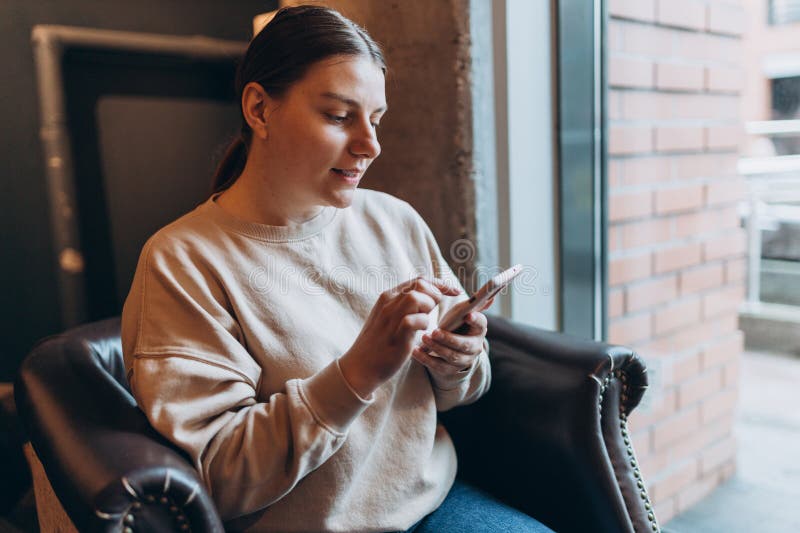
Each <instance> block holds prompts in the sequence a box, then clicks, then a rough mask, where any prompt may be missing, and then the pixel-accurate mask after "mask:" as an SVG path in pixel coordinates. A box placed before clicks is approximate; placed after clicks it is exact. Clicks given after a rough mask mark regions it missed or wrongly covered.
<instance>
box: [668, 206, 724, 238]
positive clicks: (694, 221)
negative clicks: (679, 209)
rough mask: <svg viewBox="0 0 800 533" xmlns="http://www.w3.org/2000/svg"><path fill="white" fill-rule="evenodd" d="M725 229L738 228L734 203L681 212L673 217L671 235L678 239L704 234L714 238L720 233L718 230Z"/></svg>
mask: <svg viewBox="0 0 800 533" xmlns="http://www.w3.org/2000/svg"><path fill="white" fill-rule="evenodd" d="M727 229H735V230H737V231H738V230H739V214H738V210H737V206H735V205H734V206H730V205H726V206H725V207H722V208H709V209H703V210H702V211H695V212H692V213H685V214H682V215H680V216H678V217H676V218H675V233H674V235H673V236H674V237H675V238H676V239H680V238H683V237H700V236H702V235H703V234H706V235H709V236H710V238H711V239H716V238H717V237H719V235H720V230H727Z"/></svg>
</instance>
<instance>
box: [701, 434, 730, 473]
mask: <svg viewBox="0 0 800 533" xmlns="http://www.w3.org/2000/svg"><path fill="white" fill-rule="evenodd" d="M735 458H736V440H735V439H734V438H733V436H728V437H727V438H725V439H723V440H721V441H719V442H716V443H714V444H713V445H712V446H710V447H709V448H706V449H705V450H703V455H702V457H701V459H700V472H701V473H702V475H703V476H708V475H709V474H711V473H712V472H714V471H715V470H719V469H720V468H721V467H722V466H723V465H724V464H725V463H730V462H732V461H733V460H734V459H735Z"/></svg>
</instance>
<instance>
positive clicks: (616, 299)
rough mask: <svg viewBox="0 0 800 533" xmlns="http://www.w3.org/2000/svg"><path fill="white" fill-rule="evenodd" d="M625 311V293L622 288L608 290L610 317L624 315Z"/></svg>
mask: <svg viewBox="0 0 800 533" xmlns="http://www.w3.org/2000/svg"><path fill="white" fill-rule="evenodd" d="M624 312H625V293H624V292H623V290H622V289H617V290H613V289H612V290H609V291H608V318H616V317H618V316H622V314H623V313H624Z"/></svg>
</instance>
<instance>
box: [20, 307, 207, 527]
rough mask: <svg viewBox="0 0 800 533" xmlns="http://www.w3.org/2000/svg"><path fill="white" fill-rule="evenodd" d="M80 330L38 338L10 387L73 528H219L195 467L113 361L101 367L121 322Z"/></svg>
mask: <svg viewBox="0 0 800 533" xmlns="http://www.w3.org/2000/svg"><path fill="white" fill-rule="evenodd" d="M87 328H93V330H91V331H88V332H87V331H85V330H86V329H87ZM103 328H106V329H107V330H108V332H106V331H104V330H103ZM81 329H82V330H83V331H80V333H81V334H80V335H73V334H71V332H67V333H66V334H64V335H59V336H56V337H51V338H48V339H45V340H44V341H43V342H41V343H40V344H38V345H37V346H36V347H35V348H34V349H33V351H32V352H31V353H30V354H29V355H28V356H27V357H26V359H25V360H24V361H23V364H22V366H21V368H20V372H19V375H18V377H17V382H16V385H15V396H16V403H17V407H18V411H19V412H20V415H21V416H20V419H21V420H22V421H24V423H25V426H26V427H25V429H26V430H27V432H28V436H29V437H30V440H31V443H32V444H33V447H34V449H35V451H36V454H37V455H38V458H39V460H40V461H41V463H42V464H43V465H44V467H45V470H46V472H47V478H48V479H49V481H50V484H51V485H52V487H53V489H54V490H55V493H56V494H57V496H58V498H59V499H60V501H61V503H62V505H63V507H64V509H65V510H66V511H67V514H68V515H69V517H70V519H71V520H72V522H73V523H74V525H75V526H76V528H77V529H78V530H79V531H112V530H113V531H121V530H122V529H123V528H124V527H131V528H132V529H133V530H135V531H172V530H174V531H180V530H181V529H186V530H188V529H191V530H192V531H214V532H222V531H223V528H222V524H221V522H220V519H219V516H218V514H217V511H216V509H215V507H214V504H213V502H212V500H211V498H210V497H209V495H208V493H207V492H206V490H205V489H204V487H203V485H202V483H201V482H200V479H199V478H198V476H197V473H196V471H195V470H194V468H192V466H191V464H190V463H189V462H188V461H187V459H186V457H185V456H183V455H182V454H181V453H180V452H179V451H177V450H176V449H174V448H173V447H172V445H171V444H169V443H168V442H167V441H165V440H164V439H163V438H162V437H161V436H159V435H158V434H157V433H156V432H155V431H154V430H153V429H152V428H151V427H150V426H149V424H148V422H147V419H146V417H145V416H144V414H143V413H142V412H141V411H140V410H139V409H138V408H137V406H136V402H135V400H134V399H133V397H132V396H131V395H130V393H129V392H128V391H127V390H126V388H125V387H124V386H123V385H121V384H120V382H118V381H117V379H115V377H114V373H118V372H119V370H120V369H119V368H114V367H112V368H106V367H104V366H103V363H105V362H106V361H104V358H106V357H107V355H108V354H104V353H100V352H102V351H103V350H105V349H108V350H110V351H111V352H113V351H114V350H117V349H118V346H116V344H118V342H119V337H118V335H119V321H118V320H110V321H106V322H103V323H99V324H92V325H90V326H87V327H84V328H81ZM74 331H75V330H73V332H74ZM94 333H97V335H96V337H97V338H92V336H91V335H92V334H94ZM105 333H109V334H108V335H107V336H106V335H105ZM114 333H116V336H115V335H114ZM98 339H99V340H98ZM107 344H111V345H112V346H111V347H110V348H109V347H108V346H107ZM117 359H119V357H117ZM45 363H46V364H45Z"/></svg>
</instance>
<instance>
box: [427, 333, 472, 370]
mask: <svg viewBox="0 0 800 533" xmlns="http://www.w3.org/2000/svg"><path fill="white" fill-rule="evenodd" d="M422 351H423V352H425V353H427V354H429V355H438V356H439V357H441V358H442V359H444V360H445V361H447V362H448V363H450V364H451V365H455V366H458V367H459V368H464V367H466V366H469V365H470V364H472V360H473V359H474V358H475V355H470V354H465V353H462V352H458V351H456V350H453V349H452V348H450V347H448V346H445V345H444V344H442V343H440V342H436V341H435V340H433V339H431V338H430V337H429V336H428V335H423V337H422Z"/></svg>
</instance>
